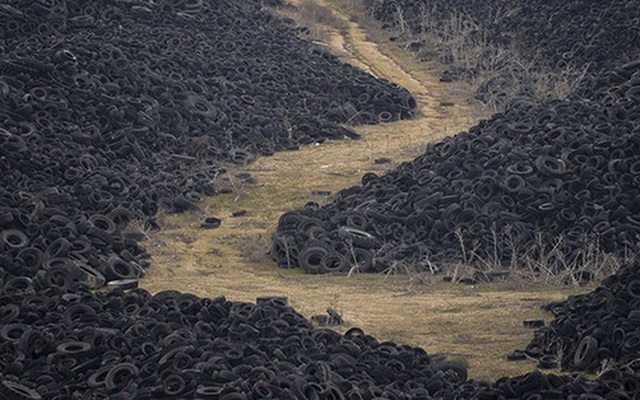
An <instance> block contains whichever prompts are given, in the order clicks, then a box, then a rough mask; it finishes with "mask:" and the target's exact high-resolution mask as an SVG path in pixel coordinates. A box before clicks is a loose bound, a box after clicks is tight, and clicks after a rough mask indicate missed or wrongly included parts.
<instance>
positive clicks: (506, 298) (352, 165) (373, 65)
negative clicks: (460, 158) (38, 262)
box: [141, 3, 584, 379]
mask: <svg viewBox="0 0 640 400" xmlns="http://www.w3.org/2000/svg"><path fill="white" fill-rule="evenodd" d="M322 4H325V5H326V4H328V3H322ZM344 12H346V11H344V10H342V9H338V12H337V14H336V15H338V16H341V18H343V21H344V22H345V23H346V24H347V25H348V27H349V28H348V29H347V31H345V32H343V36H339V35H338V33H336V32H332V33H331V40H330V42H329V44H330V45H329V47H330V48H332V49H334V50H335V51H336V52H337V53H341V54H344V59H345V60H347V61H349V62H354V63H359V64H361V65H364V66H365V67H366V68H368V69H369V70H370V71H372V72H373V73H375V74H376V75H378V76H381V77H384V78H387V79H390V80H393V81H395V82H398V83H399V84H401V85H403V86H405V87H407V88H409V89H410V90H411V91H412V92H413V93H414V94H415V95H416V97H417V99H418V102H419V107H420V116H419V118H416V119H414V120H411V121H401V122H397V123H393V124H382V125H377V126H366V127H362V128H358V130H359V131H360V132H361V133H362V134H363V138H362V139H361V140H358V141H349V140H344V141H328V142H325V143H323V144H321V145H310V146H303V147H302V148H301V149H300V150H299V151H296V152H282V153H276V154H275V155H273V156H271V157H265V158H260V159H258V160H257V161H255V162H254V163H252V164H250V165H248V166H245V167H242V168H236V169H235V170H232V171H231V172H230V173H229V175H230V176H231V175H234V174H236V173H239V172H249V173H251V175H252V176H253V177H255V178H256V180H257V184H253V185H247V186H243V187H242V188H240V190H239V192H238V191H237V192H234V193H228V194H222V195H218V196H214V197H211V198H207V199H206V200H205V202H204V203H203V204H202V207H201V211H200V212H188V213H185V214H181V215H167V216H164V217H163V218H162V221H161V224H162V227H163V230H162V231H160V232H149V236H150V238H151V240H149V241H148V242H147V249H148V251H149V252H150V253H151V254H152V255H153V265H152V267H151V268H150V269H149V271H148V274H147V276H146V278H145V279H143V280H142V281H141V286H142V287H144V288H145V289H148V290H150V291H151V292H157V291H160V290H163V289H175V290H181V291H188V292H192V293H195V294H198V295H200V296H217V295H225V296H227V298H229V299H230V300H235V301H240V300H244V301H255V298H256V297H257V296H261V295H269V294H273V295H285V296H288V297H289V300H290V303H291V304H292V305H293V306H294V307H295V308H296V309H298V310H299V311H300V312H302V313H303V314H304V315H306V316H307V317H309V316H310V315H312V314H315V313H323V312H324V310H325V309H326V308H327V307H328V306H333V307H334V308H336V309H337V310H338V311H339V312H341V313H342V316H343V318H344V319H345V325H344V326H341V327H338V328H337V329H338V330H339V331H344V330H346V329H347V328H349V327H351V326H359V327H362V328H363V329H365V331H367V332H368V333H370V334H372V335H374V336H376V337H377V338H379V339H380V340H393V341H396V342H398V343H407V344H411V345H415V346H420V347H424V348H425V349H426V350H427V351H428V352H430V353H437V352H447V353H449V354H451V355H452V356H453V357H455V358H458V359H462V360H466V362H467V363H468V364H469V367H470V373H471V376H472V377H475V378H487V379H488V378H495V377H498V376H502V375H515V374H520V373H524V372H527V371H530V370H531V369H532V368H533V366H534V364H533V363H531V362H525V363H516V364H514V363H508V362H506V361H505V360H504V355H505V354H506V353H508V352H510V351H511V350H513V349H514V348H522V347H523V346H524V345H526V343H527V342H528V341H529V340H530V338H531V331H529V330H527V329H525V328H523V327H522V323H521V321H522V319H524V318H528V317H539V316H543V314H542V312H541V311H540V310H539V306H540V305H542V304H543V303H545V302H547V301H551V300H557V299H561V298H564V297H566V296H567V295H568V294H572V293H576V290H575V289H566V288H561V289H560V288H556V287H548V286H536V285H534V286H529V287H526V288H522V289H520V290H518V291H514V290H512V288H510V287H508V285H506V284H497V285H481V286H466V285H465V286H463V285H455V284H449V283H443V282H441V281H440V280H439V279H438V278H437V277H432V276H429V275H425V274H418V273H410V274H407V273H403V271H402V270H403V268H409V267H408V266H403V265H400V264H399V265H397V266H396V269H395V270H390V271H388V273H387V274H385V275H368V274H354V275H352V276H351V277H346V276H344V275H337V276H331V275H324V276H313V275H305V274H303V273H302V272H301V271H300V270H299V269H295V270H285V269H280V268H278V267H277V266H276V265H275V263H274V262H273V261H270V260H265V259H264V254H263V251H264V250H265V247H266V246H265V245H266V244H268V239H269V238H270V235H271V233H272V231H273V229H274V227H275V224H276V221H277V219H278V217H279V216H280V214H281V213H282V212H284V211H285V210H288V209H292V208H298V207H301V206H303V205H304V204H305V202H307V201H309V200H316V201H323V200H325V199H326V197H324V196H322V195H313V194H312V193H314V192H315V191H330V192H332V193H335V192H336V191H338V190H340V189H342V188H345V187H348V186H351V185H354V184H357V183H358V182H359V180H360V177H361V176H362V175H363V174H364V173H366V172H370V171H371V172H377V173H383V172H384V169H385V168H392V167H394V166H395V165H396V164H397V163H399V162H401V161H405V160H409V159H412V158H414V157H416V156H417V155H418V154H419V153H420V152H421V151H422V150H423V149H424V145H425V143H426V142H427V141H433V140H437V139H440V138H442V137H444V136H445V135H451V134H455V133H457V132H459V131H460V130H463V129H465V128H466V127H469V126H471V125H473V124H474V123H475V122H476V121H477V119H478V118H479V117H480V116H481V115H482V114H480V113H479V112H478V109H477V108H476V107H473V106H471V105H470V104H469V103H468V101H467V99H468V93H469V90H468V88H467V89H465V87H464V86H456V85H454V86H452V85H450V84H447V85H443V84H441V83H440V82H439V81H438V77H439V72H440V69H439V67H437V66H436V65H435V64H429V63H426V64H424V63H419V62H417V60H415V59H414V58H413V57H411V56H410V55H408V54H407V53H405V52H403V51H402V50H401V49H398V48H397V46H396V45H395V44H394V43H392V42H389V41H388V39H385V37H386V34H385V33H384V32H382V31H379V30H375V29H374V24H373V23H371V25H370V26H368V30H367V31H365V30H364V29H363V28H362V27H361V26H360V25H358V23H356V22H354V21H358V22H360V20H361V19H362V18H363V17H362V15H364V14H359V15H360V16H358V17H356V18H350V17H349V16H348V15H347V14H344ZM444 100H448V101H452V102H454V103H455V104H456V106H455V107H441V106H440V103H441V102H442V101H444ZM381 157H388V158H391V159H392V160H393V163H392V164H386V165H383V166H381V165H377V164H375V163H374V160H375V159H376V158H381ZM230 185H232V186H233V184H230ZM236 189H238V188H236ZM238 210H248V211H249V212H248V213H247V214H246V215H245V216H242V217H237V218H234V217H232V214H233V213H234V212H235V211H238ZM211 215H215V216H217V217H219V218H221V219H222V225H221V226H220V228H218V229H211V230H203V229H200V228H199V225H200V222H201V220H202V219H203V218H204V217H206V216H211ZM185 237H189V238H190V240H188V241H185V240H183V239H184V238H185ZM265 242H266V243H265ZM583 290H584V289H583Z"/></svg>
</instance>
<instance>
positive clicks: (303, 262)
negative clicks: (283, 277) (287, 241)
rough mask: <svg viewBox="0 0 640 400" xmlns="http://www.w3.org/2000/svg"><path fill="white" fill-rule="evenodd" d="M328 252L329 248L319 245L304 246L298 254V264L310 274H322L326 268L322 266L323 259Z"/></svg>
mask: <svg viewBox="0 0 640 400" xmlns="http://www.w3.org/2000/svg"><path fill="white" fill-rule="evenodd" d="M328 254H329V249H327V248H325V247H320V246H310V247H307V248H305V249H304V250H302V251H301V252H300V254H299V255H298V265H300V268H302V269H303V270H304V271H305V272H307V273H310V274H323V273H326V272H327V270H326V269H325V267H324V264H323V262H322V261H323V259H324V258H325V257H326V256H327V255H328Z"/></svg>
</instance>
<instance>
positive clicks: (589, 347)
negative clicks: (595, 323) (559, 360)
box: [573, 335, 598, 369]
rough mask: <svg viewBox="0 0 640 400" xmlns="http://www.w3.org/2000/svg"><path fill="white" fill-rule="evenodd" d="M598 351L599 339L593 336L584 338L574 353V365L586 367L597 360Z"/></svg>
mask: <svg viewBox="0 0 640 400" xmlns="http://www.w3.org/2000/svg"><path fill="white" fill-rule="evenodd" d="M597 352H598V340H597V339H596V338H594V337H593V336H589V335H587V336H585V337H583V338H582V340H581V341H580V343H578V347H577V348H576V352H575V354H574V355H573V365H574V366H575V368H576V369H585V368H587V367H589V365H590V364H591V363H592V362H593V361H594V360H595V358H596V355H597Z"/></svg>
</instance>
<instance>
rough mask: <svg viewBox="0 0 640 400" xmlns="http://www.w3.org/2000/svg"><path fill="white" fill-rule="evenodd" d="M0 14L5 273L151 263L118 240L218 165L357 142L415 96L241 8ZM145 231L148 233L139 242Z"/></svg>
mask: <svg viewBox="0 0 640 400" xmlns="http://www.w3.org/2000/svg"><path fill="white" fill-rule="evenodd" d="M4 3H5V4H2V5H1V6H0V38H1V39H2V42H0V258H1V260H0V267H1V268H2V269H3V270H4V271H6V272H8V273H10V274H12V275H14V276H26V277H30V278H35V277H36V275H38V274H39V275H38V279H40V280H42V281H55V280H56V279H57V278H56V276H58V274H59V272H60V270H66V271H71V270H73V273H72V274H71V275H72V276H73V279H75V280H78V281H84V282H85V283H87V284H89V285H90V286H91V287H94V288H97V287H101V286H103V285H104V284H105V282H108V281H112V280H122V279H132V278H136V277H138V276H140V275H141V274H143V272H144V268H146V266H147V265H148V262H147V261H146V257H147V255H146V253H145V252H144V251H143V250H142V249H141V248H140V247H139V246H138V245H137V242H138V239H140V238H141V236H140V235H136V234H131V233H125V228H126V227H127V226H128V224H130V223H131V222H132V221H141V224H142V225H145V224H147V225H148V226H150V227H153V226H154V225H155V224H154V222H153V217H154V216H155V215H156V213H157V211H158V210H159V209H164V210H165V211H167V212H170V213H171V212H181V211H185V210H193V209H196V208H197V207H198V205H197V204H198V202H199V201H200V200H201V198H202V197H203V196H205V195H212V194H215V193H216V192H218V189H216V187H215V186H214V185H213V180H214V178H215V177H217V176H218V175H219V174H221V173H223V172H224V168H222V167H221V166H220V165H221V164H222V163H223V162H233V163H238V164H244V163H246V162H249V161H251V160H253V159H254V158H255V157H257V156H259V155H268V154H272V153H273V152H274V151H278V150H285V149H295V148H297V146H298V145H299V144H302V143H310V142H315V141H323V140H326V139H340V138H343V137H345V136H348V137H352V138H357V137H358V134H357V133H356V132H354V131H353V130H351V129H349V128H347V127H345V126H343V125H342V123H347V122H349V123H376V122H378V121H379V120H380V117H379V115H382V116H383V117H384V118H385V119H388V120H395V119H400V118H409V117H411V116H412V115H413V108H414V107H415V105H416V104H415V100H414V99H413V98H412V97H411V95H410V94H409V93H408V92H407V91H406V90H404V89H402V88H400V87H398V86H396V85H393V84H391V83H390V82H388V81H383V80H378V79H376V78H374V77H373V76H371V75H368V74H366V73H364V72H361V71H359V70H357V69H356V68H354V67H352V66H350V65H346V64H343V63H341V62H339V61H338V60H337V58H336V57H334V56H332V55H329V54H327V53H325V52H323V51H320V50H318V49H317V48H315V47H314V46H313V45H311V44H310V43H309V42H307V41H305V40H303V39H301V38H299V37H298V32H297V31H296V28H295V27H293V26H292V25H291V24H289V23H287V22H285V21H283V20H280V19H278V18H276V17H275V16H274V14H273V13H272V12H268V11H266V10H265V9H263V7H262V6H261V2H260V1H257V0H252V1H242V2H240V1H198V0H194V1H184V0H176V1H173V0H172V1H157V2H124V1H123V2H121V1H116V2H113V1H108V2H94V3H88V2H84V1H79V0H52V1H35V2H34V1H23V0H14V1H9V2H4ZM142 236H144V235H142Z"/></svg>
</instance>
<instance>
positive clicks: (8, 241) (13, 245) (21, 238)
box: [0, 229, 29, 251]
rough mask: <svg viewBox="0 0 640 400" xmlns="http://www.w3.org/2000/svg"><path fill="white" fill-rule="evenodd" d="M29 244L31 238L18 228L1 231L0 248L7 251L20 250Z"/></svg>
mask: <svg viewBox="0 0 640 400" xmlns="http://www.w3.org/2000/svg"><path fill="white" fill-rule="evenodd" d="M28 244H29V238H28V237H27V235H25V234H24V232H22V231H19V230H17V229H5V230H4V231H2V232H0V248H2V249H3V250H5V251H11V250H19V249H22V248H24V247H26V246H27V245H28Z"/></svg>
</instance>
